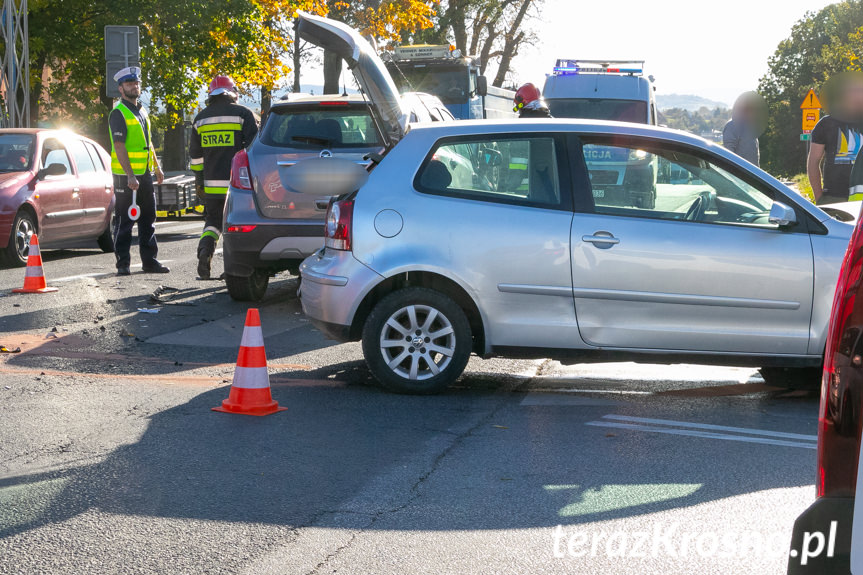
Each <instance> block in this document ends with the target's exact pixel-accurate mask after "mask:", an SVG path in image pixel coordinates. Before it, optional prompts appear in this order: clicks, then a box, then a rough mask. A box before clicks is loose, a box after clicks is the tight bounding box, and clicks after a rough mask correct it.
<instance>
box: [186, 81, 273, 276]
mask: <svg viewBox="0 0 863 575" xmlns="http://www.w3.org/2000/svg"><path fill="white" fill-rule="evenodd" d="M238 95H239V94H238V93H237V87H236V85H234V81H233V80H231V79H230V78H229V77H228V76H216V77H215V78H213V81H212V82H210V89H209V91H208V97H207V107H206V108H204V109H203V110H201V112H200V113H199V114H198V115H197V116H195V121H194V123H193V124H192V126H193V128H194V130H195V131H194V133H193V134H192V141H191V142H190V144H189V156H190V157H191V167H192V171H194V172H195V182H196V184H197V189H198V194H199V196H200V197H202V198H203V199H204V217H205V222H204V233H202V234H201V239H200V240H199V241H198V279H201V280H207V279H210V262H211V261H212V259H213V254H214V253H215V251H216V243H217V242H218V241H219V236H221V235H222V212H223V211H224V209H225V195H226V194H227V193H228V184H229V183H230V178H231V160H233V158H234V154H236V153H237V152H239V151H240V150H242V149H244V148H246V147H248V146H249V144H251V143H252V140H253V139H254V138H255V135H257V133H258V122H257V119H256V118H255V115H254V114H253V113H252V112H251V110H249V109H248V108H246V107H245V106H241V105H240V104H237V97H238Z"/></svg>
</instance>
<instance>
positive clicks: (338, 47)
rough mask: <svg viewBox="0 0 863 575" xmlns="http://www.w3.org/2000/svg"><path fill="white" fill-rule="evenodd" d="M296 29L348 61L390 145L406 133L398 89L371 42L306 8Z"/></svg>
mask: <svg viewBox="0 0 863 575" xmlns="http://www.w3.org/2000/svg"><path fill="white" fill-rule="evenodd" d="M296 29H297V34H298V35H299V37H300V38H302V39H303V40H305V41H306V42H311V43H312V44H314V45H316V46H320V47H321V48H324V49H325V50H328V51H331V52H334V53H336V54H338V55H339V57H341V58H342V59H343V60H344V61H345V62H347V64H348V66H349V67H350V69H351V70H352V71H353V73H354V76H356V79H357V82H359V84H360V88H361V89H362V91H363V93H364V94H365V95H366V97H368V99H369V100H370V101H371V102H372V104H373V106H374V109H375V113H376V114H377V115H378V116H379V119H380V121H381V131H382V132H384V138H385V140H386V143H387V145H388V146H393V145H395V143H396V142H398V141H399V140H400V139H401V138H402V136H404V131H405V126H406V121H407V117H406V115H405V112H404V111H403V110H402V104H401V98H400V97H399V91H398V88H396V85H395V82H393V79H392V77H391V76H390V73H389V72H388V71H387V69H386V66H384V63H383V61H382V60H381V59H380V57H379V56H378V55H377V52H376V51H375V49H374V48H372V46H371V44H369V43H368V41H367V40H366V39H365V38H363V37H362V36H361V35H360V33H359V32H358V31H357V30H354V29H353V28H351V27H350V26H348V25H347V24H343V23H342V22H337V21H335V20H330V19H328V18H321V17H320V16H312V15H311V14H307V13H305V12H302V11H301V12H299V13H298V17H297V25H296Z"/></svg>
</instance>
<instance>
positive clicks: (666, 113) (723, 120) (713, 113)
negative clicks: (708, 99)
mask: <svg viewBox="0 0 863 575" xmlns="http://www.w3.org/2000/svg"><path fill="white" fill-rule="evenodd" d="M730 119H731V110H729V109H727V108H713V109H712V110H711V109H710V108H707V107H703V106H702V107H701V109H699V110H697V111H692V112H691V111H689V110H685V109H683V108H670V109H667V110H662V111H661V112H660V113H659V120H660V123H662V124H665V125H666V126H668V127H669V128H674V129H675V130H685V131H687V132H692V133H694V134H703V133H706V132H712V131H714V130H720V131H721V130H722V128H724V127H725V124H727V123H728V120H730Z"/></svg>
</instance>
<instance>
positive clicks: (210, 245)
mask: <svg viewBox="0 0 863 575" xmlns="http://www.w3.org/2000/svg"><path fill="white" fill-rule="evenodd" d="M215 252H216V240H215V238H211V237H209V236H207V237H204V238H201V241H200V242H198V279H199V280H208V279H210V262H212V260H213V254H214V253H215Z"/></svg>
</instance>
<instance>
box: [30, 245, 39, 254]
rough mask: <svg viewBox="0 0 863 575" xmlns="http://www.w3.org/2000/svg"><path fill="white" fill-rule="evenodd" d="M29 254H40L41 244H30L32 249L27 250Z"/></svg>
mask: <svg viewBox="0 0 863 575" xmlns="http://www.w3.org/2000/svg"><path fill="white" fill-rule="evenodd" d="M27 255H28V256H38V255H40V254H39V244H30V250H29V251H28V252H27Z"/></svg>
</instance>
